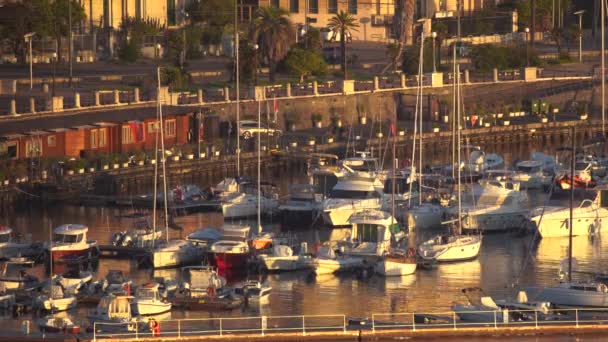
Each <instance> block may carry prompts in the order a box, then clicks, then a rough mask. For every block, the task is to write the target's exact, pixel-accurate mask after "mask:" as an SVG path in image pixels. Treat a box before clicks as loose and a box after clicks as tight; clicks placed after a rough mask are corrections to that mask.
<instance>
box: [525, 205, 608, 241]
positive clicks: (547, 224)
mask: <svg viewBox="0 0 608 342" xmlns="http://www.w3.org/2000/svg"><path fill="white" fill-rule="evenodd" d="M573 216H574V220H573V221H574V222H573V225H572V227H573V228H572V236H580V235H589V234H591V233H594V232H597V231H600V230H603V229H607V228H608V210H606V209H604V208H599V209H597V211H596V209H593V208H590V207H586V208H575V209H574V211H573ZM532 222H534V223H535V224H536V226H537V228H538V232H539V234H540V236H541V237H543V238H552V237H568V236H570V229H569V226H570V209H562V210H557V211H553V212H549V213H545V214H544V215H542V217H541V216H536V217H534V218H532ZM539 223H540V224H539Z"/></svg>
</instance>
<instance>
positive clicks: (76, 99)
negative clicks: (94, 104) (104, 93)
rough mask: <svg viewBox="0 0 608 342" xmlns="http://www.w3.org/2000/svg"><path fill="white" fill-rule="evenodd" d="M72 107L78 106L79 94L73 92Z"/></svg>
mask: <svg viewBox="0 0 608 342" xmlns="http://www.w3.org/2000/svg"><path fill="white" fill-rule="evenodd" d="M74 108H80V94H79V93H75V94H74Z"/></svg>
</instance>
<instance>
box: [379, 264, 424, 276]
mask: <svg viewBox="0 0 608 342" xmlns="http://www.w3.org/2000/svg"><path fill="white" fill-rule="evenodd" d="M375 270H376V273H378V274H380V275H383V276H385V277H399V276H405V275H410V274H414V273H415V272H416V263H415V262H413V263H402V262H394V261H390V260H381V261H380V262H378V263H377V264H376V266H375Z"/></svg>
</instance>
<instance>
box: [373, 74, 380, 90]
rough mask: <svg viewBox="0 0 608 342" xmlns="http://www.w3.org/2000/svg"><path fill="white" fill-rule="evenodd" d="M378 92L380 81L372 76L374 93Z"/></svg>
mask: <svg viewBox="0 0 608 342" xmlns="http://www.w3.org/2000/svg"><path fill="white" fill-rule="evenodd" d="M378 90H380V80H379V79H378V76H374V91H378Z"/></svg>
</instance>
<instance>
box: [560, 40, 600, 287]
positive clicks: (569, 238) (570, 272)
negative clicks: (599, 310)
mask: <svg viewBox="0 0 608 342" xmlns="http://www.w3.org/2000/svg"><path fill="white" fill-rule="evenodd" d="M603 29H604V28H602V30H603ZM571 140H572V141H571V143H572V151H571V153H572V155H571V158H570V159H571V160H570V227H568V228H569V233H568V282H572V228H573V225H574V209H573V208H574V207H573V206H574V163H575V160H574V156H575V150H574V149H575V141H576V126H572V129H571Z"/></svg>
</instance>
